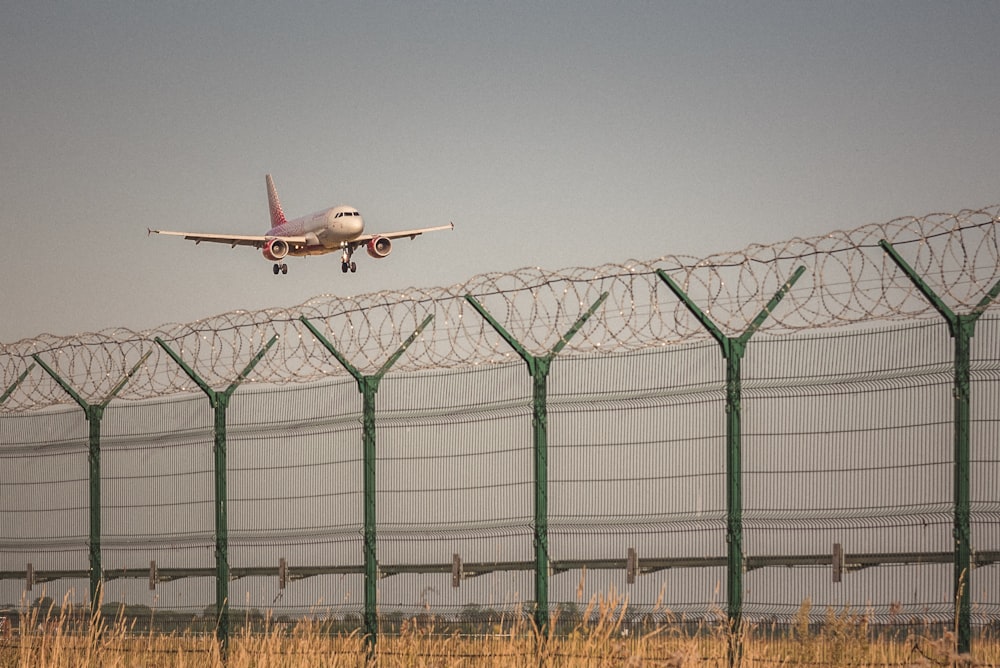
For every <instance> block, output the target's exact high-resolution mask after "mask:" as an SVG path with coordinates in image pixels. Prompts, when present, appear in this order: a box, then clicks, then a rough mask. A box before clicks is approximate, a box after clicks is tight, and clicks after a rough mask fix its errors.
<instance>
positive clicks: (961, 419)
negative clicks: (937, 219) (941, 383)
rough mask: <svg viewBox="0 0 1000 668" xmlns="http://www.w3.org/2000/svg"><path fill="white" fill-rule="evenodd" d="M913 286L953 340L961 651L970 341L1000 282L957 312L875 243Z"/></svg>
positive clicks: (968, 612)
mask: <svg viewBox="0 0 1000 668" xmlns="http://www.w3.org/2000/svg"><path fill="white" fill-rule="evenodd" d="M878 245H879V246H881V247H882V250H884V251H885V252H886V253H887V254H888V255H889V257H890V258H892V261H893V262H895V263H896V266H898V267H899V268H900V269H901V270H902V271H903V273H904V274H906V276H907V278H909V279H910V281H911V282H912V283H913V285H914V286H915V287H916V288H917V290H919V291H920V293H921V294H922V295H923V296H924V297H925V298H926V299H927V301H928V302H930V303H931V305H932V306H933V307H934V308H935V309H937V311H938V313H940V314H941V316H942V317H943V318H944V319H945V321H946V322H947V323H948V331H949V333H950V334H951V337H952V338H953V339H954V340H955V357H954V389H953V393H954V396H955V403H954V405H955V412H954V432H955V447H954V460H955V461H954V466H955V471H954V495H955V498H954V506H955V510H954V528H953V530H952V531H953V534H954V537H955V565H954V574H953V592H954V600H955V618H956V625H957V627H958V629H957V630H958V642H957V650H958V652H959V653H960V654H964V653H968V652H970V651H971V649H972V597H971V595H970V591H971V587H972V582H971V579H972V569H971V568H972V526H971V522H972V504H971V498H970V481H969V470H970V467H971V461H970V459H971V454H970V443H969V441H970V435H969V434H970V420H971V418H970V405H971V385H972V379H971V377H972V359H971V352H970V348H971V339H972V337H973V336H974V335H975V331H976V321H978V320H979V317H980V316H981V315H982V314H983V313H984V312H985V311H986V309H987V307H989V305H990V304H991V303H992V302H993V300H995V299H996V298H997V296H998V295H1000V281H998V282H997V283H996V284H994V285H993V287H992V288H990V290H989V291H988V292H987V293H986V295H985V296H983V298H982V299H980V300H979V303H978V304H976V306H975V308H973V309H972V311H970V312H969V313H968V314H956V313H955V312H954V311H952V310H951V309H950V308H948V305H947V304H945V303H944V300H942V299H941V298H940V297H939V296H938V295H937V293H936V292H934V290H933V289H931V287H930V286H929V285H927V283H926V282H925V281H924V280H923V279H922V278H921V277H920V276H919V275H918V274H917V272H916V271H914V269H913V268H912V267H911V266H910V265H909V264H908V263H907V262H906V260H904V259H903V258H902V256H901V255H900V254H899V253H898V252H897V251H896V249H895V248H893V246H892V244H890V243H889V242H888V241H886V240H885V239H883V240H881V241H879V242H878Z"/></svg>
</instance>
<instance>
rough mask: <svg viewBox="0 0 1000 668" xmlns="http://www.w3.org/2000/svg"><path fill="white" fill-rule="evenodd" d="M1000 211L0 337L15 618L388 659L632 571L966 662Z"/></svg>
mask: <svg viewBox="0 0 1000 668" xmlns="http://www.w3.org/2000/svg"><path fill="white" fill-rule="evenodd" d="M998 212H1000V207H992V208H990V209H984V210H978V211H963V212H961V213H959V214H955V215H946V214H936V215H932V216H927V217H924V218H920V219H915V218H911V219H899V220H897V221H892V222H890V223H888V224H885V225H871V226H867V227H863V228H859V229H857V230H854V231H851V232H838V233H834V234H831V235H828V236H826V237H822V238H816V239H811V240H793V241H790V242H788V243H786V244H779V245H775V246H768V247H762V246H755V247H751V248H749V249H746V250H744V251H742V252H740V253H732V254H724V255H717V256H713V257H711V258H708V259H706V260H702V261H692V262H683V261H682V260H681V259H679V258H661V259H660V260H657V261H654V262H648V263H639V262H631V263H628V264H624V265H605V266H604V267H599V268H596V269H574V270H567V271H563V272H552V273H550V272H544V271H542V270H537V269H530V270H521V271H517V272H511V273H508V274H489V275H484V276H480V277H476V278H474V279H472V280H470V281H469V282H468V283H466V284H465V285H462V286H455V287H453V288H450V289H441V290H424V291H416V290H415V291H413V292H410V293H407V294H396V293H379V294H378V295H367V296H363V297H358V298H355V299H350V300H343V299H339V298H338V299H333V298H317V299H314V300H311V301H310V302H307V303H306V304H303V305H301V306H299V307H295V308H289V309H273V310H269V311H260V312H254V313H248V312H234V313H229V314H224V315H221V316H217V317H215V318H210V319H207V320H204V321H201V322H198V323H192V324H189V325H171V326H165V327H162V328H159V329H157V330H152V331H149V332H139V333H136V332H129V331H124V330H108V331H106V332H102V333H98V334H88V335H81V336H79V337H75V338H73V337H70V338H55V337H40V338H38V339H34V340H29V341H21V342H17V343H14V344H8V345H4V346H2V347H0V369H2V373H3V377H2V380H3V386H2V387H0V390H2V391H3V394H2V399H0V460H2V463H0V526H2V527H3V531H2V537H0V605H2V604H7V605H10V606H14V607H16V606H17V604H18V602H19V601H20V600H21V596H22V592H24V591H25V590H27V591H28V592H31V593H30V594H29V597H30V596H37V595H38V592H39V590H42V589H44V591H45V592H47V594H46V595H49V596H53V595H60V594H61V592H66V591H69V590H73V591H75V592H76V594H77V595H79V596H81V597H82V596H84V595H86V597H87V603H88V604H89V605H91V606H94V607H96V606H97V605H98V604H99V603H100V599H101V597H103V600H104V601H106V602H108V601H121V602H127V603H129V604H130V605H143V606H146V607H148V608H151V609H152V608H156V609H161V610H169V611H174V612H177V613H180V612H183V613H184V614H187V615H189V616H190V618H191V620H195V619H197V618H199V617H200V618H203V619H215V621H216V622H217V623H216V624H215V625H214V626H213V628H214V629H215V632H216V633H217V635H218V637H219V641H220V643H221V646H222V650H223V652H225V648H226V642H227V640H228V637H229V633H230V630H229V618H230V614H229V612H228V610H229V609H230V608H232V609H233V612H232V614H233V615H237V614H249V612H250V611H253V610H264V609H270V610H273V611H275V613H276V614H278V615H281V614H287V615H301V614H317V611H319V612H321V613H322V614H324V615H329V616H332V617H334V618H337V619H339V620H342V621H343V623H345V624H348V625H349V624H351V623H354V624H355V625H356V627H358V628H362V629H363V632H364V634H365V636H366V638H368V641H369V651H373V648H374V644H375V642H377V638H378V634H379V629H380V628H381V626H382V625H385V624H388V626H389V627H391V626H392V624H391V623H389V621H387V620H392V619H396V618H397V616H398V615H404V616H407V615H411V616H417V615H424V616H432V617H436V618H440V619H452V620H465V621H469V620H470V619H477V620H479V622H480V623H482V624H485V625H496V624H498V623H499V622H497V621H496V620H497V619H502V618H504V617H505V616H506V617H507V618H510V617H522V616H523V617H529V618H532V619H533V620H534V622H535V623H536V624H537V625H538V626H539V627H541V628H543V629H544V628H545V627H547V625H548V624H549V623H550V621H551V620H552V619H558V618H559V616H560V615H563V616H566V617H572V616H573V615H574V614H577V613H578V612H579V608H581V607H582V606H585V605H586V602H587V601H588V600H589V599H590V598H591V597H592V596H594V595H597V594H599V593H602V592H607V591H611V590H615V591H618V592H624V593H627V595H628V598H629V606H630V607H629V610H630V613H629V614H630V615H631V616H632V617H630V618H634V619H640V618H642V619H647V620H648V619H661V618H663V619H666V617H663V615H668V614H669V615H671V616H680V617H682V618H684V619H688V620H715V619H719V618H721V619H723V620H726V621H727V622H728V623H729V624H731V625H733V626H737V625H740V624H742V623H744V622H749V623H755V622H783V623H789V622H791V621H792V620H793V619H796V615H800V614H802V612H801V611H802V609H803V608H802V606H803V604H804V602H807V603H808V605H809V606H811V608H812V610H814V611H815V612H814V613H813V614H815V615H816V616H817V617H816V618H817V620H818V619H821V616H822V614H823V611H825V610H826V609H827V608H831V609H837V610H841V609H851V608H853V609H855V610H860V611H862V612H863V614H864V615H865V616H866V618H868V619H870V620H872V621H875V622H878V623H885V624H908V625H913V624H938V623H948V624H954V626H955V628H956V630H957V637H958V645H959V649H960V650H961V651H968V650H969V648H970V645H971V641H972V633H973V630H974V629H975V628H982V627H987V626H990V625H993V626H996V625H1000V596H998V592H1000V529H998V527H1000V491H998V490H1000V488H998V486H997V485H996V482H995V481H996V480H1000V450H998V447H997V443H998V434H1000V307H998V305H997V297H998V295H1000V259H998V248H1000V243H998V231H1000V221H998ZM525 366H527V370H526V369H525ZM214 388H225V389H214ZM359 393H360V394H361V395H362V396H361V397H360V398H359V396H358V395H359ZM206 396H207V398H208V401H207V402H206V401H205V398H206ZM81 408H82V409H83V411H82V413H81V411H80V409H81ZM39 585H42V586H41V587H40V586H39ZM806 609H807V610H808V606H807V607H806ZM672 618H673V617H672ZM351 620H354V621H353V622H352V621H351ZM738 638H739V636H738V635H734V644H733V645H731V646H730V657H729V658H730V661H731V662H732V663H737V662H738V661H739V656H740V644H739V642H738Z"/></svg>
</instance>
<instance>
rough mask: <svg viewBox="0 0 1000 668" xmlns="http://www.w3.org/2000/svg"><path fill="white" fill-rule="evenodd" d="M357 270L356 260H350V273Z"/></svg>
mask: <svg viewBox="0 0 1000 668" xmlns="http://www.w3.org/2000/svg"><path fill="white" fill-rule="evenodd" d="M357 270H358V265H357V263H356V262H352V263H351V273H352V274H353V273H354V272H356V271H357Z"/></svg>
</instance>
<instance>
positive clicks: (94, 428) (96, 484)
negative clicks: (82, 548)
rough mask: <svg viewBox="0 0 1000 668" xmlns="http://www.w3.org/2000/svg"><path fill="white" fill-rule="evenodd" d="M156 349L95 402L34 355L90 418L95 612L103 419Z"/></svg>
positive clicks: (96, 605) (96, 603)
mask: <svg viewBox="0 0 1000 668" xmlns="http://www.w3.org/2000/svg"><path fill="white" fill-rule="evenodd" d="M152 353H153V351H152V350H149V351H147V352H146V354H145V355H143V356H142V357H141V358H140V359H139V361H138V362H136V364H135V366H133V367H132V369H131V370H130V371H129V372H128V373H126V374H125V375H124V376H123V377H122V379H121V380H120V381H118V383H117V384H116V385H115V386H114V387H113V388H111V391H110V392H108V394H107V396H105V398H104V399H103V400H102V401H101V402H100V403H96V404H91V403H89V402H87V400H85V399H84V398H83V397H82V396H81V395H80V394H79V393H78V392H77V391H76V390H74V389H73V388H72V387H71V386H70V384H69V383H67V382H66V381H65V380H64V379H63V378H62V377H61V376H60V375H59V374H57V373H56V372H55V370H53V369H52V368H51V367H50V366H49V365H48V364H46V363H45V362H44V361H43V360H42V358H40V357H39V356H38V355H32V358H33V359H34V360H35V362H37V363H38V364H39V365H40V366H41V367H42V369H44V370H45V372H46V373H47V374H49V375H50V376H52V379H53V380H55V381H56V383H57V384H58V385H59V387H61V388H62V389H63V390H64V391H65V392H66V394H68V395H69V396H70V397H72V398H73V401H75V402H76V403H77V404H79V406H80V408H82V409H83V413H84V415H86V418H87V428H88V430H89V437H88V447H87V468H88V480H89V485H88V487H89V497H90V500H89V525H90V529H89V532H88V539H87V548H88V549H87V551H88V552H89V556H90V606H91V612H92V613H94V612H96V611H97V610H98V608H99V607H100V600H101V591H100V587H101V581H102V574H103V570H104V569H103V567H102V564H101V419H102V418H103V417H104V409H105V408H107V407H108V404H109V403H110V402H111V400H112V399H114V398H115V396H117V394H118V393H119V392H121V390H122V388H124V387H125V384H126V383H128V381H129V379H131V378H132V376H133V375H135V372H136V371H138V370H139V367H141V366H142V365H143V364H145V362H146V360H147V359H149V356H150V355H151V354H152Z"/></svg>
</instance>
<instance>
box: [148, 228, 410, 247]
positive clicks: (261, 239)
mask: <svg viewBox="0 0 1000 668" xmlns="http://www.w3.org/2000/svg"><path fill="white" fill-rule="evenodd" d="M425 231H426V230H425ZM146 232H147V233H148V234H168V235H170V236H174V237H184V238H185V239H187V240H189V241H193V242H195V243H196V244H200V243H201V242H202V241H208V242H211V243H216V244H227V245H229V246H232V247H233V248H236V247H237V246H253V247H254V248H263V246H264V244H265V243H267V241H268V240H269V239H282V240H284V241H287V242H288V244H289V245H290V246H292V247H295V246H305V245H307V244H308V240H307V239H306V238H305V237H273V236H270V237H268V236H249V235H239V234H201V233H197V232H173V231H170V230H151V229H148V228H147V229H146ZM417 233H418V234H419V231H418V232H417Z"/></svg>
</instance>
